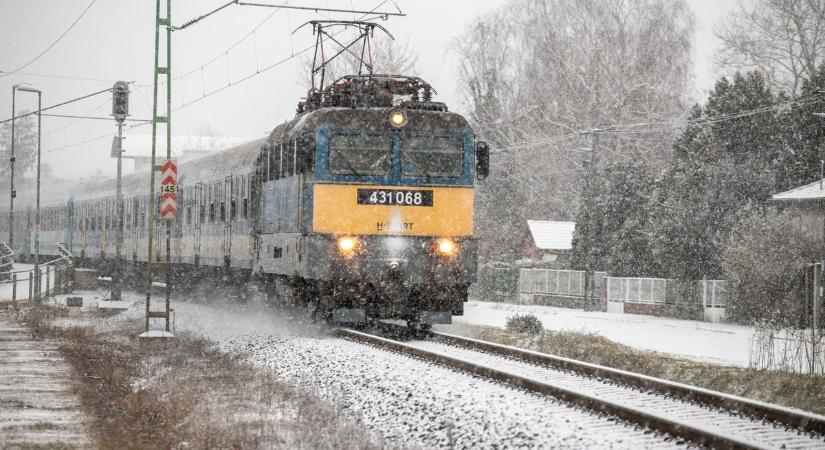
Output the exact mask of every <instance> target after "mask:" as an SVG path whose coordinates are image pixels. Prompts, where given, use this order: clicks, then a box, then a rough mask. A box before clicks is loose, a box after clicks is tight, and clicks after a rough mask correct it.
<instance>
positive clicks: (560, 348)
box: [453, 326, 825, 414]
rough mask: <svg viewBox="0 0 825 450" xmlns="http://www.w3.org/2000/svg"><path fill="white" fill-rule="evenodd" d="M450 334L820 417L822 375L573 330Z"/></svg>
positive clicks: (467, 329)
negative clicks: (713, 360) (702, 357)
mask: <svg viewBox="0 0 825 450" xmlns="http://www.w3.org/2000/svg"><path fill="white" fill-rule="evenodd" d="M453 332H458V333H460V334H464V335H467V336H469V337H473V338H477V339H481V340H485V341H490V342H497V343H500V344H505V345H511V346H515V347H521V348H526V349H529V350H534V351H539V352H543V353H550V354H554V355H558V356H565V357H568V358H574V359H578V360H581V361H587V362H590V363H594V364H600V365H604V366H609V367H614V368H617V369H622V370H627V371H631V372H636V373H642V374H645V375H650V376H654V377H659V378H665V379H668V380H672V381H677V382H680V383H685V384H690V385H694V386H701V387H704V388H708V389H713V390H716V391H721V392H727V393H730V394H734V395H739V396H743V397H748V398H752V399H756V400H761V401H766V402H770V403H777V404H780V405H785V406H789V407H792V408H799V409H803V410H807V411H811V412H815V413H818V414H825V377H822V376H810V375H800V374H790V373H784V372H777V371H766V370H754V369H746V368H741V367H734V366H722V365H718V364H710V363H702V362H697V361H692V360H687V359H680V358H675V357H672V356H668V355H665V354H661V353H657V352H651V351H645V350H638V349H634V348H631V347H629V346H626V345H622V344H618V343H616V342H613V341H611V340H608V339H606V338H604V337H602V336H598V335H595V334H592V333H582V332H576V331H567V330H565V331H544V332H543V333H540V334H538V335H535V334H526V333H512V332H509V331H506V330H502V329H500V328H496V327H487V326H464V327H460V328H458V329H455V330H453Z"/></svg>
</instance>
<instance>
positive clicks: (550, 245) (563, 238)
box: [527, 220, 576, 250]
mask: <svg viewBox="0 0 825 450" xmlns="http://www.w3.org/2000/svg"><path fill="white" fill-rule="evenodd" d="M527 226H528V227H530V234H532V235H533V241H534V242H535V243H536V247H537V248H539V249H540V250H571V249H572V248H573V230H575V229H576V222H556V221H552V220H528V221H527Z"/></svg>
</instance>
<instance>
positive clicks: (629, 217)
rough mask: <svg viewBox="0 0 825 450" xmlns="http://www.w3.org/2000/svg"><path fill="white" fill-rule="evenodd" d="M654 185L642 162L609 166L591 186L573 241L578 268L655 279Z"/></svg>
mask: <svg viewBox="0 0 825 450" xmlns="http://www.w3.org/2000/svg"><path fill="white" fill-rule="evenodd" d="M653 187H654V181H653V177H652V176H651V174H650V169H649V168H648V167H647V165H646V164H645V163H643V162H642V161H641V159H640V158H632V159H629V160H627V161H622V162H617V163H612V164H608V165H606V166H605V167H604V169H602V170H600V171H599V172H598V173H597V174H596V175H595V177H594V178H593V179H592V180H590V182H588V183H587V187H586V188H585V192H584V193H583V194H582V204H581V207H580V210H579V214H578V217H577V222H576V230H575V232H574V236H573V255H572V260H573V265H574V267H576V268H579V269H585V268H588V267H589V268H591V269H593V270H606V271H608V272H610V273H611V274H614V275H619V276H643V275H646V276H650V275H651V274H653V273H655V272H657V271H658V270H657V268H656V267H655V266H654V265H653V258H652V250H651V246H650V240H649V236H650V233H649V226H650V220H649V208H650V204H649V203H650V200H649V199H650V197H651V195H652V193H653Z"/></svg>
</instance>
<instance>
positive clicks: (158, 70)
mask: <svg viewBox="0 0 825 450" xmlns="http://www.w3.org/2000/svg"><path fill="white" fill-rule="evenodd" d="M161 3H166V14H165V17H161ZM171 17H172V0H165V2H164V0H157V8H156V14H155V18H156V19H155V84H154V104H153V107H152V165H151V170H150V171H149V202H148V209H149V211H148V214H147V217H148V236H147V240H148V251H147V255H146V326H145V331H147V332H148V331H149V319H151V318H162V319H165V321H166V327H165V331H166V332H169V331H170V330H169V312H170V311H169V309H170V308H169V306H170V294H171V289H172V284H171V281H172V280H171V278H172V277H171V270H172V267H171V264H170V250H171V248H170V234H171V228H172V224H171V221H169V220H165V221H164V222H166V260H165V261H164V262H160V258H159V256H160V255H157V256H158V257H154V255H153V251H152V250H153V245H154V237H155V236H154V228H155V223H156V222H157V221H158V220H160V218H159V215H158V212H157V207H156V206H155V205H156V201H157V197H158V188H157V186H155V172H157V171H160V169H161V165H159V164H157V163H156V159H155V157H156V155H157V150H158V126H159V125H164V124H165V125H166V142H165V144H166V160H170V159H172V19H171ZM162 31H163V32H164V33H165V34H166V60H165V61H160V53H161V41H160V38H161V32H162ZM161 78H164V84H165V85H166V102H165V105H164V106H165V108H163V113H162V114H160V115H159V114H158V110H159V104H162V103H161V101H162V98H161V97H159V95H158V94H159V93H158V85H159V84H160V83H161ZM155 259H157V261H156V260H155ZM160 268H164V269H165V271H166V309H165V311H154V310H152V309H151V307H150V306H151V301H152V272H153V271H154V270H155V269H160Z"/></svg>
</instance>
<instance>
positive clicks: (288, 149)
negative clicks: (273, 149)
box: [281, 142, 295, 177]
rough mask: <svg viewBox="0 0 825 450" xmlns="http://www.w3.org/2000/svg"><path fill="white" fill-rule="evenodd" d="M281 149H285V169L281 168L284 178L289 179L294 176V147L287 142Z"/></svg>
mask: <svg viewBox="0 0 825 450" xmlns="http://www.w3.org/2000/svg"><path fill="white" fill-rule="evenodd" d="M281 148H282V149H283V150H282V153H283V157H282V158H281V164H282V165H283V167H281V173H282V174H283V176H284V177H289V176H292V169H293V164H295V158H294V157H293V155H294V147H293V146H292V145H291V143H290V142H287V143H286V144H283V145H282V146H281Z"/></svg>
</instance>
